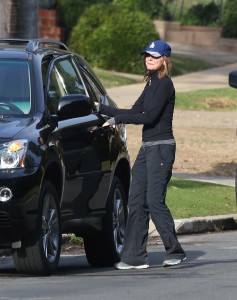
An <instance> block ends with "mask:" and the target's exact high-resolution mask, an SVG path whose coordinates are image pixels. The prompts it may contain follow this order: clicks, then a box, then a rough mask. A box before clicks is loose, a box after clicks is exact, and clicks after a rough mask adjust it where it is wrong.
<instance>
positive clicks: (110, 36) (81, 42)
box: [69, 3, 159, 73]
mask: <svg viewBox="0 0 237 300" xmlns="http://www.w3.org/2000/svg"><path fill="white" fill-rule="evenodd" d="M158 38H159V37H158V33H157V32H156V30H155V26H154V24H153V22H152V20H150V18H148V16H147V15H146V14H144V13H142V12H140V11H138V10H135V11H134V10H133V11H131V10H127V9H122V8H121V7H120V6H117V5H116V4H110V5H105V4H103V3H102V4H97V5H93V6H91V7H89V8H88V9H87V10H86V11H85V13H84V15H83V16H82V17H81V18H80V19H79V21H78V23H77V25H76V26H75V27H74V28H73V31H72V34H71V38H70V41H69V47H70V48H71V49H72V50H73V51H75V52H78V53H80V54H82V55H84V56H85V58H86V59H87V60H88V62H89V63H90V64H91V65H92V66H93V67H98V68H103V69H109V70H116V71H120V72H121V71H122V72H129V73H142V72H143V63H142V59H141V56H140V52H141V51H142V50H143V49H144V47H145V46H146V44H147V43H148V42H150V41H151V40H153V39H158ZM144 43H145V44H144Z"/></svg>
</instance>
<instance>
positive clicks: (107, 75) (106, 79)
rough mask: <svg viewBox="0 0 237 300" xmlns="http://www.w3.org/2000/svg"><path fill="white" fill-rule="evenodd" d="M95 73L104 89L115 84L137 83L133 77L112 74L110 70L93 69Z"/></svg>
mask: <svg viewBox="0 0 237 300" xmlns="http://www.w3.org/2000/svg"><path fill="white" fill-rule="evenodd" d="M94 72H95V74H96V75H97V76H98V77H99V79H100V81H101V82H102V84H103V85H104V87H105V88H106V89H108V88H110V87H115V86H121V85H128V84H133V83H137V82H138V81H137V80H135V79H131V78H127V77H124V76H122V75H116V74H113V72H111V71H106V70H101V69H94Z"/></svg>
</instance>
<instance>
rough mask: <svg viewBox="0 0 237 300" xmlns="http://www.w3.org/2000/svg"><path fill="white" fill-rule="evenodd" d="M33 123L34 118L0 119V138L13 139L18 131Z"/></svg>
mask: <svg viewBox="0 0 237 300" xmlns="http://www.w3.org/2000/svg"><path fill="white" fill-rule="evenodd" d="M31 123H32V118H24V119H17V120H16V119H0V140H1V139H12V138H13V137H14V136H15V135H16V134H17V133H19V132H20V131H22V130H23V129H24V128H26V127H27V126H29V125H30V124H31Z"/></svg>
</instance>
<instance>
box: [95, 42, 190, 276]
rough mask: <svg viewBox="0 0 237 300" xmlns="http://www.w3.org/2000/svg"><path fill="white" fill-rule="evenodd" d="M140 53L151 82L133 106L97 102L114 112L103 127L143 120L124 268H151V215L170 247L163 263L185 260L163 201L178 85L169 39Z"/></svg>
mask: <svg viewBox="0 0 237 300" xmlns="http://www.w3.org/2000/svg"><path fill="white" fill-rule="evenodd" d="M142 55H143V56H144V66H145V69H146V74H145V80H146V81H147V83H146V86H145V88H144V90H143V92H142V94H141V96H140V97H139V98H138V100H137V101H136V102H135V104H134V105H133V106H132V108H131V109H118V108H111V107H108V106H106V105H103V104H100V105H98V107H97V109H98V110H99V111H100V112H101V113H103V114H106V115H108V116H110V117H112V118H111V119H108V121H107V122H106V123H104V125H103V126H112V125H114V124H120V123H124V124H143V125H144V126H143V130H142V145H141V148H140V150H139V153H138V155H137V158H136V160H135V163H134V166H133V168H132V183H131V187H130V194H129V200H128V209H129V214H128V220H127V225H126V232H125V238H124V250H123V253H122V256H121V261H120V262H119V263H117V264H116V265H115V268H116V269H122V270H126V269H144V268H148V267H149V262H148V254H147V250H146V245H147V239H148V229H149V228H148V227H149V215H150V216H151V219H152V221H153V223H154V224H155V226H156V229H157V231H158V232H159V234H160V236H161V239H162V241H163V244H164V247H165V250H166V253H165V258H164V262H163V266H164V267H168V266H173V265H176V264H179V263H180V262H181V261H183V260H184V259H186V254H185V252H184V250H183V249H182V247H181V245H180V243H179V242H178V239H177V236H176V232H175V227H174V220H173V217H172V215H171V213H170V211H169V209H168V207H167V206H166V203H165V198H166V191H167V185H168V182H169V180H170V178H171V175H172V168H173V163H174V159H175V149H176V144H175V139H174V136H173V129H172V120H173V111H174V103H175V90H174V86H173V82H172V80H171V79H170V77H169V74H170V70H171V61H170V55H171V48H170V46H169V45H168V44H167V43H166V42H164V41H161V40H156V41H153V42H151V43H150V44H149V45H148V46H147V48H146V49H145V50H144V51H143V52H142Z"/></svg>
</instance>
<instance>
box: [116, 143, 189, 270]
mask: <svg viewBox="0 0 237 300" xmlns="http://www.w3.org/2000/svg"><path fill="white" fill-rule="evenodd" d="M175 149H176V147H175V145H166V144H162V145H153V146H149V147H141V148H140V151H139V153H138V155H137V158H136V161H135V163H134V166H133V169H132V183H131V188H130V195H129V200H128V209H129V214H128V220H127V225H126V231H125V240H124V250H123V253H122V257H121V261H123V262H125V263H128V264H131V265H141V264H146V263H148V255H147V250H146V245H147V238H148V230H149V219H150V216H151V219H152V221H153V223H154V224H155V226H156V229H157V231H158V232H159V234H160V236H161V239H162V241H163V244H164V247H165V250H166V254H165V258H181V259H182V258H184V257H185V252H184V250H183V249H182V247H181V245H180V243H179V242H178V239H177V236H176V232H175V227H174V220H173V217H172V215H171V213H170V210H169V209H168V207H167V206H166V203H165V197H166V191H167V184H168V183H169V181H170V178H171V175H172V168H173V163H174V159H175Z"/></svg>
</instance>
